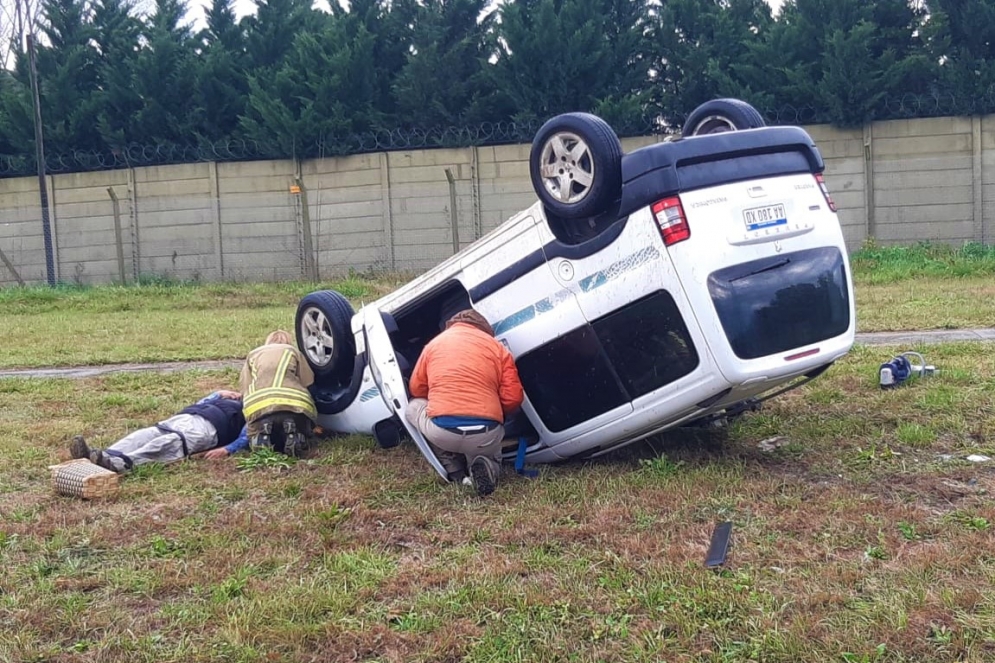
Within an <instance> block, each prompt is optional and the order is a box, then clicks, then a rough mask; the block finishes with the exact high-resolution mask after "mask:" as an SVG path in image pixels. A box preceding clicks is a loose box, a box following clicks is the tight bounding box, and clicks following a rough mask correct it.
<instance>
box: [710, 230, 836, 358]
mask: <svg viewBox="0 0 995 663" xmlns="http://www.w3.org/2000/svg"><path fill="white" fill-rule="evenodd" d="M708 292H709V294H710V295H711V297H712V302H713V303H714V304H715V310H716V312H717V313H718V314H719V320H720V321H721V322H722V328H723V330H724V331H725V333H726V336H727V337H728V339H729V343H730V345H731V346H732V349H733V352H735V353H736V356H737V357H739V358H741V359H757V358H759V357H766V356H769V355H775V354H780V353H783V352H786V351H788V350H792V349H794V348H800V347H803V346H806V345H811V344H813V343H818V342H820V341H824V340H826V339H829V338H833V337H834V336H839V335H840V334H842V333H843V332H845V331H846V330H847V329H848V328H849V327H850V296H849V291H848V290H847V286H846V266H845V262H844V260H843V254H842V253H841V252H840V250H839V249H838V248H835V247H824V248H819V249H808V250H805V251H796V252H794V253H786V254H783V255H777V256H771V257H768V258H762V259H760V260H754V261H751V262H747V263H743V264H741V265H735V266H733V267H726V268H724V269H720V270H718V271H716V272H714V273H712V274H711V275H710V276H709V277H708Z"/></svg>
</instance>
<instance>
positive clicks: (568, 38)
mask: <svg viewBox="0 0 995 663" xmlns="http://www.w3.org/2000/svg"><path fill="white" fill-rule="evenodd" d="M500 12H501V13H500V20H501V24H500V28H499V30H498V36H499V44H500V50H499V53H498V57H497V61H496V62H495V64H494V66H493V67H492V69H491V71H492V74H493V80H494V82H495V85H496V86H497V87H498V88H499V89H500V91H501V92H502V94H503V95H504V96H505V97H506V98H507V100H508V106H509V107H510V108H513V109H515V111H514V118H515V119H516V120H519V121H527V122H528V121H537V120H544V119H546V118H548V117H550V116H552V115H555V114H557V113H563V112H568V111H590V110H595V109H598V108H599V107H605V108H614V109H618V110H623V109H625V110H627V111H628V112H630V113H631V112H632V111H633V110H638V102H637V103H635V104H633V103H632V101H633V99H632V97H631V95H634V94H637V93H639V92H640V90H639V89H638V88H639V87H641V86H638V85H637V84H634V83H633V81H634V80H641V81H645V80H646V78H647V76H648V71H649V66H650V65H649V62H648V61H647V59H646V58H645V57H644V56H643V55H642V54H641V53H640V51H641V50H642V48H641V46H640V45H641V44H642V43H643V41H642V40H643V34H644V30H645V27H646V26H645V20H646V13H647V12H646V5H645V4H643V3H642V2H635V3H629V4H628V6H626V3H624V2H621V1H620V2H612V1H611V0H516V1H515V2H511V3H508V4H505V5H502V7H501V9H500ZM634 87H635V88H636V89H633V88H634ZM626 104H628V107H626ZM613 120H614V121H616V122H617V121H620V120H621V118H613Z"/></svg>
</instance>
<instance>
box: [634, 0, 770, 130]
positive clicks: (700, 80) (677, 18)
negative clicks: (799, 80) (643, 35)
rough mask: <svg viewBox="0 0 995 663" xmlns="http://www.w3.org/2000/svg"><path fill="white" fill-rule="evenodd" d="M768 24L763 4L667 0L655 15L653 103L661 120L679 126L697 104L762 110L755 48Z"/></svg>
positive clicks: (761, 70) (761, 69)
mask: <svg viewBox="0 0 995 663" xmlns="http://www.w3.org/2000/svg"><path fill="white" fill-rule="evenodd" d="M772 24H773V18H772V17H771V13H770V7H769V6H768V5H767V4H766V3H765V2H764V0H729V1H728V2H719V1H717V0H668V1H667V2H665V3H663V5H662V6H661V8H660V10H659V12H658V13H657V15H656V20H655V21H654V25H653V30H652V40H653V45H654V47H655V52H656V53H657V57H656V59H655V62H654V70H655V72H656V76H657V79H656V80H657V83H658V85H657V101H658V103H659V106H660V110H661V114H662V115H663V117H664V118H665V119H666V121H667V122H668V123H669V124H671V125H674V126H680V125H681V123H682V122H683V119H684V117H685V116H686V115H687V114H688V113H690V112H691V111H692V110H693V109H694V108H695V107H696V106H698V105H699V104H701V103H704V102H706V101H708V100H709V99H714V98H716V97H737V98H743V99H744V100H746V101H750V102H752V103H754V104H756V105H758V106H763V105H764V101H765V99H764V98H763V96H762V94H763V91H764V90H765V89H766V86H765V85H764V84H763V83H762V80H761V82H759V85H754V84H751V82H752V81H751V79H754V78H755V77H756V78H761V79H762V78H763V77H764V76H766V75H768V74H767V72H766V70H767V66H768V65H767V63H765V62H763V61H762V59H759V58H758V57H757V54H756V49H757V47H758V45H759V44H761V43H762V42H763V40H764V39H765V37H766V35H767V32H768V31H769V30H770V28H771V26H772Z"/></svg>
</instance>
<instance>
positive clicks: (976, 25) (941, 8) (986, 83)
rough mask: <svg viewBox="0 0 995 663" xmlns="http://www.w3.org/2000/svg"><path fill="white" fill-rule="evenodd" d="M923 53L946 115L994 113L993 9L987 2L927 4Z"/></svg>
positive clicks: (969, 0)
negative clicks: (932, 64) (945, 105)
mask: <svg viewBox="0 0 995 663" xmlns="http://www.w3.org/2000/svg"><path fill="white" fill-rule="evenodd" d="M923 4H924V5H925V7H924V10H925V12H926V14H927V16H928V19H927V20H926V22H925V26H924V28H923V36H924V40H925V41H926V51H927V53H928V57H929V59H930V61H931V62H935V63H936V68H937V70H938V74H937V90H938V91H939V92H942V93H944V96H946V97H947V101H948V103H949V104H950V107H948V108H944V109H943V110H947V111H950V112H960V113H964V114H968V113H991V112H992V111H993V110H995V4H993V3H992V2H990V1H989V0H925V2H924V3H923Z"/></svg>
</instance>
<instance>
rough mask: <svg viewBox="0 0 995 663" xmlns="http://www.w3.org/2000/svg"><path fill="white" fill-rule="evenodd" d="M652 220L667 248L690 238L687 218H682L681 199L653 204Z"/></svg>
mask: <svg viewBox="0 0 995 663" xmlns="http://www.w3.org/2000/svg"><path fill="white" fill-rule="evenodd" d="M650 209H652V210H653V218H655V219H656V225H658V226H660V236H661V237H663V243H664V244H666V245H667V246H670V245H672V244H676V243H677V242H683V241H684V240H686V239H687V238H688V237H690V236H691V228H690V226H688V220H687V217H686V216H684V208H683V207H681V199H680V198H678V197H676V196H674V197H673V198H664V199H663V200H658V201H657V202H655V203H653V207H651V208H650Z"/></svg>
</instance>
